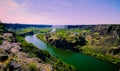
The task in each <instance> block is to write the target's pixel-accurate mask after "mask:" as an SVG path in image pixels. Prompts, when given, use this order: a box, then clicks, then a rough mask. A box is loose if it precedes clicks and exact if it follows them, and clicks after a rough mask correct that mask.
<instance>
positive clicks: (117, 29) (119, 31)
mask: <svg viewBox="0 0 120 71" xmlns="http://www.w3.org/2000/svg"><path fill="white" fill-rule="evenodd" d="M93 31H97V32H99V33H100V34H102V35H105V34H107V35H111V36H112V37H113V38H117V39H120V25H97V26H95V27H94V30H93Z"/></svg>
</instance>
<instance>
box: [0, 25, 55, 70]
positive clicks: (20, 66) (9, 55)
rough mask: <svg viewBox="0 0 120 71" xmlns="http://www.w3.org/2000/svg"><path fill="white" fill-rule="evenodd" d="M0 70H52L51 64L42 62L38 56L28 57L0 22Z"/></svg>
mask: <svg viewBox="0 0 120 71" xmlns="http://www.w3.org/2000/svg"><path fill="white" fill-rule="evenodd" d="M0 27H2V28H0V31H2V32H1V33H0V38H1V39H0V41H1V42H2V43H1V44H0V71H52V70H53V69H52V65H51V64H46V63H43V62H42V60H41V59H40V58H37V57H30V55H29V54H28V53H25V52H23V51H22V49H21V44H20V43H18V42H17V40H16V38H15V37H14V35H13V33H11V32H8V31H4V27H3V25H2V24H0Z"/></svg>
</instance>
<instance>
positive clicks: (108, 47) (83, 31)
mask: <svg viewBox="0 0 120 71" xmlns="http://www.w3.org/2000/svg"><path fill="white" fill-rule="evenodd" d="M22 26H23V25H22ZM22 26H21V28H15V29H14V28H13V27H9V26H7V30H9V31H11V32H12V33H14V36H15V38H16V39H17V41H18V43H20V44H21V48H22V51H24V52H26V53H28V54H29V55H30V57H38V58H40V59H41V60H42V62H43V63H49V64H51V65H52V67H53V69H55V70H56V71H57V70H58V71H59V70H62V71H66V70H67V71H77V68H76V67H74V66H72V65H69V64H66V63H64V62H62V61H61V60H59V59H57V58H56V57H54V56H51V55H50V54H49V53H48V51H45V50H40V49H38V48H37V47H35V46H34V45H33V44H31V43H28V42H27V41H25V39H24V38H25V36H27V35H34V34H37V33H42V34H37V35H36V36H37V38H39V39H40V40H42V41H43V42H45V43H46V44H48V45H50V46H52V47H53V48H61V49H64V50H71V51H75V52H80V53H83V54H85V55H89V56H91V57H94V58H97V59H100V60H103V61H106V62H109V63H111V64H115V65H117V66H120V25H93V26H84V25H83V26H77V28H76V27H74V28H73V26H68V27H67V28H66V27H65V28H58V29H56V30H54V32H50V31H51V30H52V27H49V28H44V27H45V26H44V27H43V28H39V27H37V28H36V27H27V26H26V27H27V28H22ZM14 27H15V26H14ZM0 39H1V38H0ZM0 43H1V44H2V41H0ZM34 66H35V64H30V66H29V67H30V68H31V69H33V68H32V67H34Z"/></svg>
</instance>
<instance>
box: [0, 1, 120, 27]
mask: <svg viewBox="0 0 120 71" xmlns="http://www.w3.org/2000/svg"><path fill="white" fill-rule="evenodd" d="M0 20H1V21H2V22H5V23H22V24H23V23H24V24H52V25H81V24H120V0H0Z"/></svg>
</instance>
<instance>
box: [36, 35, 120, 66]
mask: <svg viewBox="0 0 120 71" xmlns="http://www.w3.org/2000/svg"><path fill="white" fill-rule="evenodd" d="M36 36H37V38H39V39H40V40H42V41H44V42H45V43H47V44H48V45H50V46H52V47H55V48H57V47H56V46H55V45H54V44H50V42H47V41H46V35H45V34H37V35H36ZM79 47H80V46H79ZM88 47H89V46H87V45H86V46H83V47H82V48H79V49H78V50H77V52H80V53H83V54H86V55H89V56H92V57H95V58H97V59H100V60H103V61H107V62H110V63H112V64H116V65H120V59H118V58H115V57H113V56H110V55H107V54H103V53H100V52H96V51H94V50H92V49H90V48H88ZM62 49H64V48H62ZM68 50H69V49H68Z"/></svg>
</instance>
